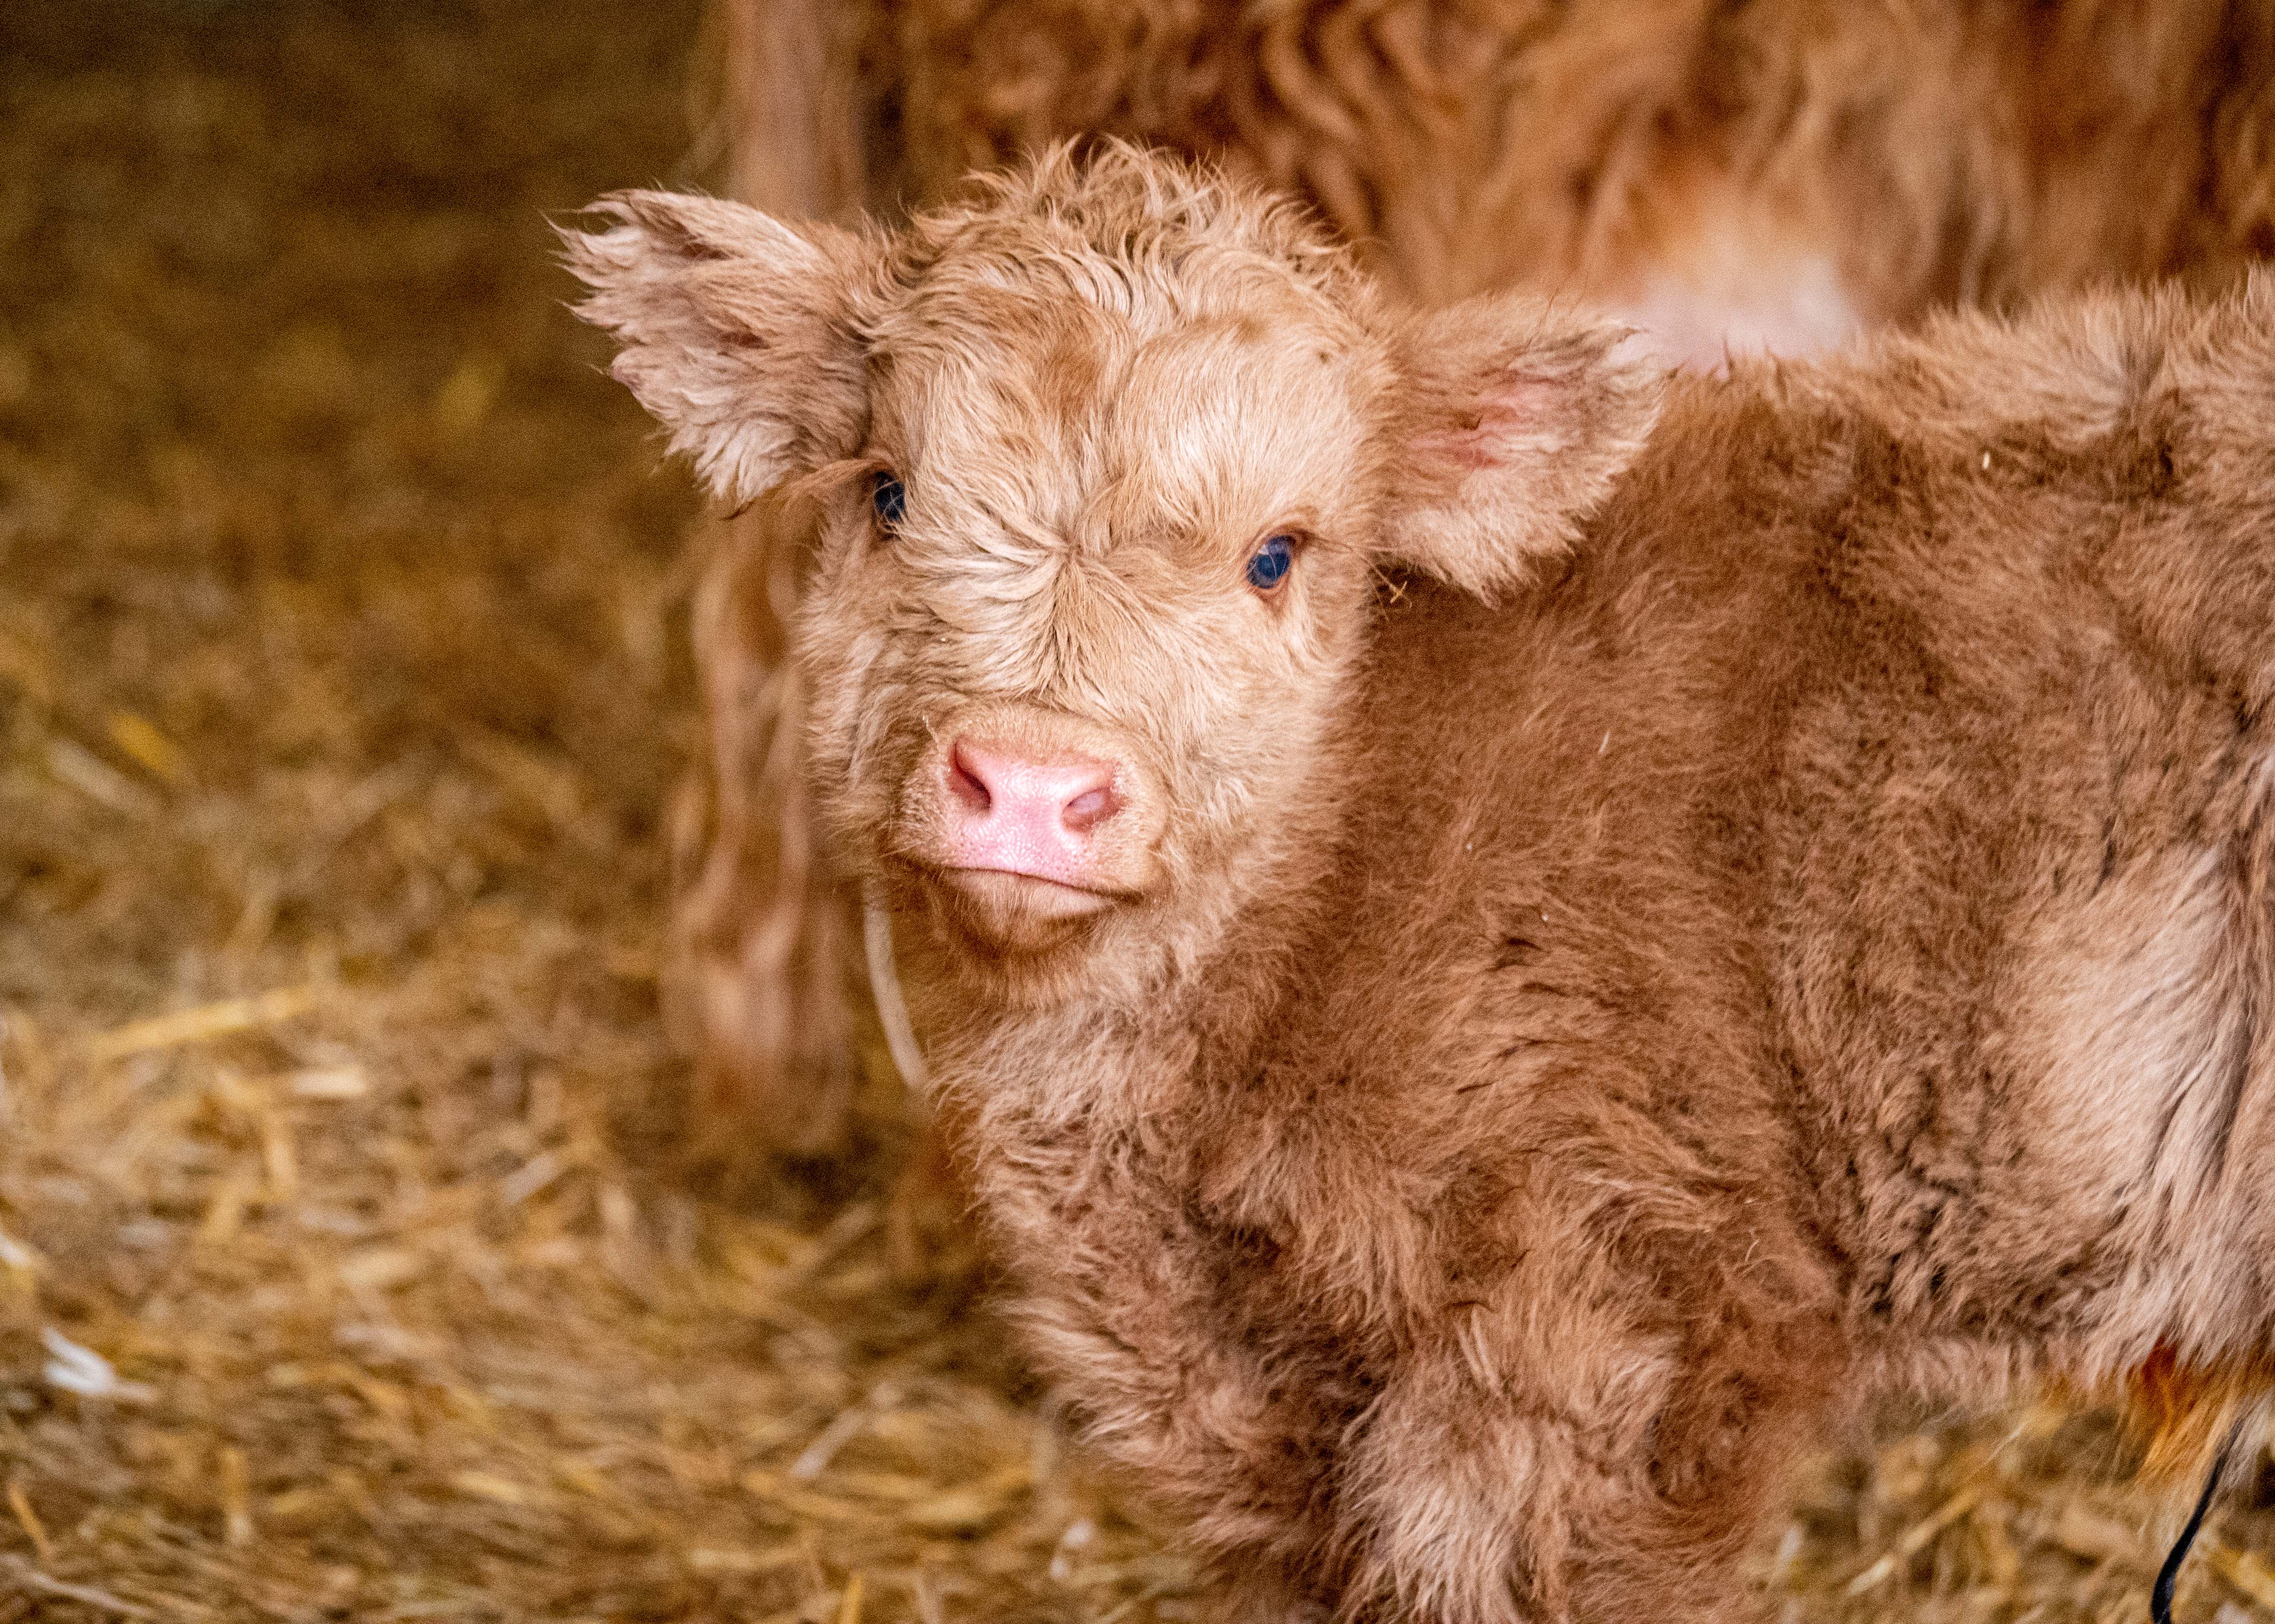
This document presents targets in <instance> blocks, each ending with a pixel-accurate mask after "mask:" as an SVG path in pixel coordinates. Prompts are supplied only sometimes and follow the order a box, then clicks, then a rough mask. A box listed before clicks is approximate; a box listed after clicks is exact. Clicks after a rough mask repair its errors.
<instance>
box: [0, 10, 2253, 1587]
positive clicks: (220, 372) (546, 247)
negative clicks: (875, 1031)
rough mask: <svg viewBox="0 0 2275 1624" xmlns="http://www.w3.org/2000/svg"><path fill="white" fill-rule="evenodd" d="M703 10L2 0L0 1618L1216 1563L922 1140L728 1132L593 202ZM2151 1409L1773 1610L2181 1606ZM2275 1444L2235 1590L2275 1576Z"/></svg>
mask: <svg viewBox="0 0 2275 1624" xmlns="http://www.w3.org/2000/svg"><path fill="white" fill-rule="evenodd" d="M698 24H699V19H698V17H697V15H696V13H695V10H694V8H693V6H692V4H689V0H662V3H660V4H644V5H637V6H635V5H629V4H626V5H616V6H610V5H604V4H596V3H594V0H557V3H556V4H547V5H539V4H516V3H514V0H460V3H459V4H394V5H386V6H351V5H349V4H346V3H345V0H338V3H337V4H330V5H325V4H308V3H306V0H275V3H273V4H261V5H253V4H231V3H230V0H171V3H170V4H156V3H155V0H151V3H150V4H147V9H135V8H132V7H122V6H119V5H117V4H109V3H108V0H106V3H105V4H81V5H73V6H52V7H39V6H19V7H14V8H11V9H10V10H9V11H7V12H6V14H5V16H4V19H0V1017H4V1029H0V1076H4V1081H0V1479H4V1483H0V1624H13V1621H14V1620H25V1619H40V1620H49V1619H52V1620H119V1619H124V1620H232V1621H233V1620H263V1619H272V1618H273V1619H280V1620H314V1619H319V1618H329V1619H356V1620H519V1619H560V1620H566V1619H594V1620H601V1619H608V1620H618V1619H622V1620H667V1619H690V1620H695V1619H706V1620H707V1619H719V1620H727V1619H735V1620H744V1619H750V1620H792V1619H797V1620H807V1621H809V1624H858V1620H865V1619H866V1620H898V1619H910V1618H915V1619H922V1620H1023V1619H1034V1620H1098V1621H1099V1624H1106V1621H1107V1620H1128V1621H1129V1624H1145V1620H1152V1619H1160V1620H1174V1619H1184V1618H1191V1617H1195V1616H1197V1606H1196V1603H1195V1601H1194V1600H1193V1598H1191V1597H1190V1594H1189V1582H1188V1573H1187V1569H1186V1567H1185V1566H1184V1565H1183V1562H1182V1561H1181V1560H1179V1559H1178V1558H1177V1557H1176V1556H1175V1554H1174V1552H1172V1551H1170V1550H1169V1549H1168V1548H1167V1547H1166V1546H1164V1545H1162V1544H1161V1543H1160V1541H1158V1540H1157V1539H1155V1538H1153V1537H1150V1536H1149V1535H1147V1534H1145V1532H1143V1531H1141V1530H1139V1529H1138V1528H1137V1527H1135V1526H1134V1525H1133V1524H1132V1523H1130V1522H1129V1521H1127V1520H1125V1519H1124V1518H1123V1517H1122V1516H1121V1515H1120V1514H1117V1513H1116V1512H1115V1509H1114V1507H1113V1504H1112V1502H1111V1500H1110V1499H1108V1498H1107V1497H1106V1496H1105V1495H1104V1494H1103V1493H1102V1492H1101V1491H1100V1490H1099V1489H1097V1488H1096V1487H1095V1486H1094V1485H1092V1484H1089V1483H1087V1482H1086V1481H1085V1479H1084V1478H1083V1477H1082V1476H1081V1474H1080V1472H1079V1469H1078V1467H1077V1465H1076V1464H1075V1463H1074V1462H1072V1461H1071V1460H1070V1459H1069V1456H1068V1454H1067V1453H1066V1452H1065V1451H1064V1450H1063V1449H1062V1446H1061V1445H1060V1443H1059V1441H1058V1437H1057V1434H1056V1433H1055V1431H1054V1429H1053V1427H1052V1425H1051V1424H1050V1422H1049V1420H1048V1419H1047V1416H1044V1415H1042V1414H1040V1413H1039V1411H1038V1409H1037V1408H1036V1404H1035V1395H1034V1394H1033V1392H1032V1389H1031V1387H1030V1386H1028V1385H1027V1384H1026V1383H1025V1382H1024V1379H1023V1378H1022V1377H1021V1375H1020V1373H1019V1370H1018V1366H1017V1360H1016V1358H1015V1357H1014V1356H1012V1355H1011V1354H1010V1353H1009V1351H1007V1349H1006V1348H1004V1346H1003V1339H1002V1337H1001V1333H1000V1330H999V1328H998V1326H997V1325H996V1323H995V1321H994V1319H993V1318H991V1316H990V1314H989V1312H988V1311H987V1310H986V1307H985V1305H984V1303H983V1302H982V1300H981V1297H980V1294H979V1278H978V1276H977V1274H976V1273H975V1272H974V1271H973V1269H972V1267H971V1264H970V1262H969V1259H968V1257H959V1256H956V1255H955V1254H954V1253H953V1252H952V1251H951V1252H950V1253H945V1254H941V1255H940V1256H936V1257H933V1258H931V1259H929V1260H927V1261H926V1263H925V1264H924V1265H923V1266H921V1267H919V1268H918V1269H915V1270H913V1271H912V1270H911V1266H910V1262H909V1258H908V1257H907V1256H905V1255H898V1254H896V1251H895V1250H894V1249H893V1248H892V1247H891V1246H889V1245H888V1238H887V1236H886V1235H885V1233H884V1229H885V1226H884V1225H883V1224H882V1223H881V1218H880V1215H881V1211H882V1207H881V1199H882V1195H883V1192H884V1191H885V1190H887V1189H888V1187H889V1184H890V1180H891V1176H892V1173H893V1166H892V1155H891V1153H890V1152H889V1151H884V1152H879V1153H878V1155H877V1156H876V1157H875V1158H873V1165H869V1166H865V1167H857V1168H853V1169H850V1170H847V1171H846V1172H844V1173H843V1174H842V1175H840V1176H838V1177H837V1178H836V1179H835V1180H833V1181H829V1182H819V1183H818V1182H805V1183H794V1182H788V1181H777V1182H766V1181H763V1180H760V1181H750V1180H745V1181H744V1182H741V1183H739V1184H729V1183H728V1182H723V1181H722V1180H720V1179H719V1178H717V1177H715V1176H714V1175H707V1174H706V1173H704V1172H703V1171H702V1170H701V1169H700V1168H699V1167H698V1165H697V1164H696V1163H695V1162H694V1160H693V1159H692V1157H691V1156H690V1155H689V1154H687V1152H686V1149H685V1147H686V1146H687V1145H689V1144H691V1143H692V1136H691V1135H690V1134H689V1133H688V1132H687V1130H686V1126H685V1123H684V1121H683V1117H684V1109H685V1102H684V1095H683V1093H682V1086H683V1070H682V1068H681V1067H680V1065H679V1064H678V1063H677V1062H676V1061H675V1060H674V1058H673V1057H672V1055H671V1054H670V1053H669V1049H668V1047H667V1046H666V1044H665V1042H664V1039H663V1037H662V1034H661V1029H660V1026H659V1023H658V1019H657V1013H656V989H655V955H656V949H657V943H658V929H657V917H658V910H659V906H660V900H661V886H662V864H661V853H660V840H659V836H658V833H657V827H656V826H657V809H658V808H659V806H660V805H661V802H662V799H663V797H664V793H665V790H666V788H667V786H668V785H669V782H671V780H672V778H673V776H674V774H675V771H676V765H677V763H678V762H679V761H680V759H682V755H683V752H684V749H685V747H686V742H687V740H688V739H689V737H690V736H691V730H692V716H691V698H690V685H689V681H688V674H687V670H686V655H685V650H684V634H683V631H682V628H681V621H682V618H683V611H684V596H685V588H686V585H687V575H686V571H685V568H684V564H683V563H682V562H681V561H682V559H683V557H684V554H685V551H686V548H687V546H688V544H689V538H690V537H691V535H693V534H696V533H698V532H699V529H700V525H701V520H700V515H699V507H698V504H697V502H696V501H695V500H694V497H693V495H692V492H691V490H690V487H689V486H688V484H687V482H686V480H685V479H684V476H683V475H681V474H680V473H679V472H676V471H670V470H668V471H664V472H658V471H657V469H656V464H655V451H654V444H653V442H652V441H651V440H650V438H649V436H648V434H647V432H646V426H645V424H644V422H643V421H642V419H640V418H639V416H638V415H637V413H636V412H635V411H634V409H633V407H632V405H631V402H630V401H629V400H627V399H626V398H624V396H623V395H622V393H621V391H619V390H618V389H616V388H615V387H614V386H613V385H612V384H610V383H608V381H607V380H606V379H605V378H603V377H601V376H600V375H599V374H598V373H597V372H596V370H595V367H596V364H597V363H599V362H600V361H601V359H603V354H602V351H601V345H600V344H599V342H598V341H597V339H596V338H595V336H593V334H591V333H589V332H586V331H585V330H583V329H580V328H579V327H578V324H577V323H576V322H575V321H572V320H571V318H570V317H569V316H568V315H567V314H566V313H564V312H563V309H562V308H561V306H562V301H563V299H564V298H567V297H568V295H569V293H570V288H569V286H568V283H567V282H566V279H565V278H564V277H563V276H561V275H560V274H559V273H558V272H556V270H555V269H553V268H552V267H551V266H550V264H549V261H548V254H549V252H550V239H549V237H548V233H547V231H546V229H545V224H544V217H543V216H544V212H545V211H547V210H561V209H564V208H570V207H572V206H574V205H576V204H578V203H580V202H582V201H583V200H586V199H588V198H589V197H591V196H592V195H593V193H596V192H599V191H601V190H603V189H605V188H607V187H609V186H613V185H626V184H635V183H645V182H652V181H655V180H658V179H663V180H671V179H675V178H683V179H684V178H690V177H691V175H692V171H691V170H688V169H687V167H686V165H687V163H688V162H689V151H690V147H691V144H692V143H691V138H690V136H689V133H688V131H689V124H688V120H687V116H686V112H685V93H684V84H685V82H686V79H687V76H688V68H689V64H690V61H691V58H692V54H693V53H694V52H695V50H696V48H697V43H698V41H697V35H698ZM888 1126H889V1125H888ZM879 1137H880V1139H881V1143H884V1144H890V1143H891V1142H892V1136H891V1134H890V1133H889V1131H887V1132H884V1133H882V1134H881V1135H880V1136H879ZM2127 1462H2128V1454H2127V1451H2126V1449H2125V1448H2124V1446H2122V1445H2121V1443H2120V1441H2119V1440H2118V1438H2117V1435H2116V1433H2115V1431H2113V1428H2112V1426H2111V1425H2110V1424H2109V1423H2108V1421H2107V1420H2106V1419H2105V1418H2104V1417H2098V1416H2090V1415H2089V1416H2065V1415H2063V1414H2061V1413H2060V1412H2058V1411H2055V1410H2052V1409H2047V1408H2043V1407H2041V1408H2037V1409H2030V1410H2029V1411H2026V1412H2022V1413H2018V1414H2016V1415H2014V1416H1998V1417H1985V1418H1976V1419H1974V1420H1972V1421H1969V1420H1961V1419H1951V1418H1946V1419H1937V1418H1926V1419H1923V1418H1922V1417H1919V1416H1913V1417H1910V1418H1909V1421H1908V1423H1907V1422H1904V1421H1901V1420H1892V1421H1890V1422H1888V1423H1887V1424H1885V1425H1884V1426H1883V1427H1882V1428H1881V1429H1880V1430H1879V1431H1878V1433H1877V1434H1876V1435H1874V1436H1872V1437H1871V1438H1863V1439H1855V1440H1852V1442H1851V1446H1850V1447H1849V1448H1848V1450H1847V1451H1846V1452H1844V1453H1838V1454H1828V1455H1827V1456H1826V1457H1825V1459H1823V1460H1822V1461H1820V1462H1816V1463H1814V1464H1813V1465H1812V1466H1811V1467H1810V1469H1809V1470H1808V1471H1807V1472H1805V1473H1804V1474H1803V1476H1802V1477H1801V1480H1800V1481H1799V1482H1797V1483H1796V1484H1795V1487H1794V1490H1793V1501H1792V1504H1793V1509H1792V1512H1791V1514H1790V1516H1789V1517H1788V1518H1786V1519H1782V1520H1780V1522H1779V1524H1778V1525H1777V1526H1776V1527H1773V1528H1772V1530H1770V1531H1769V1535H1768V1537H1767V1539H1766V1540H1765V1545H1764V1549H1763V1552H1762V1554H1761V1559H1760V1572H1761V1575H1762V1582H1763V1583H1764V1585H1765V1587H1766V1588H1767V1589H1768V1590H1769V1591H1770V1598H1769V1606H1770V1610H1771V1611H1772V1613H1777V1612H1780V1611H1781V1612H1782V1613H1783V1616H1784V1617H1785V1619H1787V1620H1794V1621H1795V1624H1800V1621H1804V1620H1811V1621H1813V1620H1825V1621H1827V1624H1830V1621H1831V1620H1844V1621H1846V1624H1857V1621H1859V1620H1864V1619H1867V1618H1880V1617H1896V1616H1901V1617H1905V1618H1916V1619H1922V1620H1954V1621H1958V1620H1964V1621H1968V1624H1976V1621H1983V1620H2026V1619H2027V1620H2049V1621H2052V1620H2072V1619H2080V1620H2082V1619H2092V1620H2109V1621H2110V1624H2118V1621H2120V1620H2122V1621H2123V1624H2135V1621H2136V1620H2142V1619H2144V1618H2145V1616H2146V1597H2147V1590H2148V1585H2149V1581H2150V1575H2151V1573H2152V1571H2153V1569H2154V1567H2155V1565H2156V1561H2157V1560H2158V1556H2159V1555H2160V1554H2161V1548H2162V1546H2161V1542H2162V1541H2163V1540H2164V1539H2165V1538H2166V1537H2169V1536H2170V1534H2171V1532H2172V1531H2173V1528H2174V1526H2175V1525H2176V1523H2177V1521H2178V1509H2177V1508H2176V1507H2173V1505H2172V1504H2171V1503H2170V1500H2169V1499H2157V1498H2152V1497H2151V1496H2150V1495H2149V1494H2147V1493H2146V1492H2143V1491H2141V1490H2138V1489H2135V1488H2132V1487H2129V1486H2128V1484H2127V1482H2126V1481H2125V1477H2126V1472H2127ZM2269 1498H2270V1497H2269V1496H2268V1495H2267V1493H2266V1492H2265V1489H2264V1485H2262V1484H2254V1485H2252V1486H2251V1488H2250V1490H2249V1492H2246V1493H2243V1494H2241V1495H2239V1496H2237V1497H2235V1502H2234V1504H2233V1506H2232V1507H2231V1508H2230V1509H2229V1511H2228V1512H2227V1513H2226V1515H2225V1516H2224V1518H2223V1520H2222V1521H2221V1522H2220V1523H2219V1524H2218V1528H2217V1530H2216V1531H2217V1534H2218V1540H2219V1544H2218V1545H2217V1546H2216V1548H2214V1549H2213V1550H2212V1551H2211V1555H2210V1559H2209V1560H2203V1559H2200V1560H2198V1561H2197V1562H2196V1563H2195V1564H2193V1565H2192V1566H2191V1567H2190V1569H2189V1573H2188V1581H2187V1582H2186V1584H2185V1585H2184V1587H2183V1590H2182V1593H2181V1614H2182V1616H2183V1618H2184V1619H2187V1620H2203V1619H2207V1618H2210V1617H2211V1616H2212V1615H2213V1613H2215V1610H2217V1609H2221V1608H2223V1607H2226V1608H2236V1609H2243V1610H2246V1611H2245V1612H2244V1613H2241V1614H2240V1615H2231V1616H2230V1617H2229V1618H2228V1619H2227V1620H2226V1621H2225V1624H2243V1620H2244V1619H2245V1618H2248V1617H2249V1613H2251V1612H2254V1611H2264V1612H2265V1613H2268V1614H2269V1615H2271V1616H2275V1561H2271V1562H2268V1563H2263V1562H2262V1561H2261V1560H2259V1559H2258V1558H2257V1557H2255V1556H2253V1555H2251V1554H2250V1552H2252V1551H2253V1550H2255V1549H2256V1550H2263V1551H2264V1550H2270V1549H2275V1518H2271V1517H2270V1516H2269V1515H2268V1514H2266V1513H2265V1512H2264V1510H2262V1509H2260V1508H2259V1507H2262V1506H2264V1504H2266V1503H2267V1501H2268V1499H2269Z"/></svg>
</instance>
